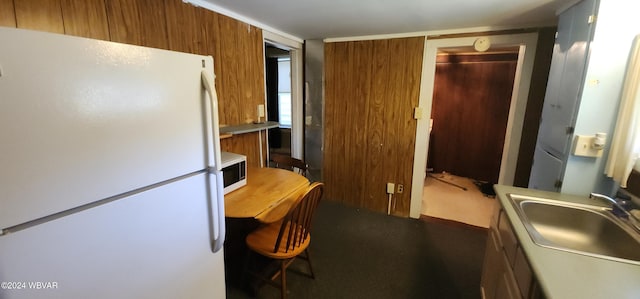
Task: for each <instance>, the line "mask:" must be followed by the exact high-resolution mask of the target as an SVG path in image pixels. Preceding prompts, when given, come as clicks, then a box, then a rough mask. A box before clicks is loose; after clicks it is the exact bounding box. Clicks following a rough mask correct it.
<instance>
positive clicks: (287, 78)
mask: <svg viewBox="0 0 640 299" xmlns="http://www.w3.org/2000/svg"><path fill="white" fill-rule="evenodd" d="M278 113H279V116H278V117H279V122H280V127H284V128H291V59H290V58H289V57H285V58H278Z"/></svg>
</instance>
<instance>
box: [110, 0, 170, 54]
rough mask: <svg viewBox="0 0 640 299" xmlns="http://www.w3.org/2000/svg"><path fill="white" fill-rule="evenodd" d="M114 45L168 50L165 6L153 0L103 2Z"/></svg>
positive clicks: (111, 0)
mask: <svg viewBox="0 0 640 299" xmlns="http://www.w3.org/2000/svg"><path fill="white" fill-rule="evenodd" d="M105 3H106V8H107V17H108V21H109V31H110V33H111V40H112V41H114V42H120V43H126V44H133V45H140V46H145V47H152V48H160V49H167V48H168V43H167V21H166V17H165V9H164V3H163V2H161V1H156V0H105Z"/></svg>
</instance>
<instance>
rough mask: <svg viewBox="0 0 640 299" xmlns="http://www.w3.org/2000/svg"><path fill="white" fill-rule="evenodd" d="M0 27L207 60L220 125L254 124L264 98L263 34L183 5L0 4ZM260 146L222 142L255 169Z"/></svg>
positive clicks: (177, 1)
mask: <svg viewBox="0 0 640 299" xmlns="http://www.w3.org/2000/svg"><path fill="white" fill-rule="evenodd" d="M0 26H5V27H18V28H24V29H31V30H38V31H47V32H54V33H63V34H68V35H75V36H82V37H88V38H95V39H102V40H110V41H115V42H121V43H127V44H135V45H141V46H147V47H154V48H161V49H169V50H174V51H181V52H188V53H195V54H201V55H211V56H213V58H214V62H215V73H216V88H217V91H218V98H219V106H220V122H221V124H229V125H232V124H239V123H246V122H250V121H253V120H256V119H257V106H258V105H259V104H264V101H265V95H264V71H263V70H264V58H263V54H262V53H263V50H262V47H263V46H262V45H263V39H262V30H261V29H259V28H256V27H254V26H251V25H248V24H246V23H243V22H240V21H237V20H235V19H232V18H229V17H227V16H224V15H220V14H217V13H215V12H211V11H209V10H206V9H203V8H197V7H194V6H192V5H190V4H186V3H183V2H182V1H181V0H165V1H160V0H0ZM258 141H259V140H258V133H248V134H242V135H235V136H234V137H232V138H228V139H224V140H222V142H221V145H222V149H223V150H226V151H231V152H235V153H240V154H245V155H247V160H248V161H247V162H248V163H249V164H250V165H259V164H260V161H259V150H258V145H259V143H258ZM263 142H265V140H264V138H263Z"/></svg>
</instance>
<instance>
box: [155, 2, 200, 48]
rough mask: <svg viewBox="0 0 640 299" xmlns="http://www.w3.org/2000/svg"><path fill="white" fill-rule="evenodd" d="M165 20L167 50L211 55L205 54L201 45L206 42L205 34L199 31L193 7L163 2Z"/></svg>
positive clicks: (195, 9) (195, 11)
mask: <svg viewBox="0 0 640 299" xmlns="http://www.w3.org/2000/svg"><path fill="white" fill-rule="evenodd" d="M164 5H165V11H166V18H167V43H168V44H167V46H168V48H169V50H173V51H179V52H186V53H194V54H201V55H212V53H207V52H206V48H204V47H203V46H202V43H203V42H205V41H206V36H205V32H204V31H203V30H201V28H200V25H199V24H198V22H200V21H201V20H200V18H199V16H200V14H199V13H198V9H199V8H196V7H195V6H193V5H191V4H188V3H184V2H182V1H181V0H165V1H164Z"/></svg>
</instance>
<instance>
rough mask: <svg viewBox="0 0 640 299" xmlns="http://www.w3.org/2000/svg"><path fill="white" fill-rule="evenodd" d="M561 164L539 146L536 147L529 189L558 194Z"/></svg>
mask: <svg viewBox="0 0 640 299" xmlns="http://www.w3.org/2000/svg"><path fill="white" fill-rule="evenodd" d="M562 170H563V163H562V161H561V160H560V159H558V158H556V157H554V156H552V155H550V154H549V153H547V152H546V151H544V150H543V149H542V148H541V147H540V145H538V146H536V151H535V153H534V154H533V165H532V166H531V177H530V178H529V188H532V189H538V190H546V191H555V192H559V191H560V187H561V183H560V177H561V175H562Z"/></svg>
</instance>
